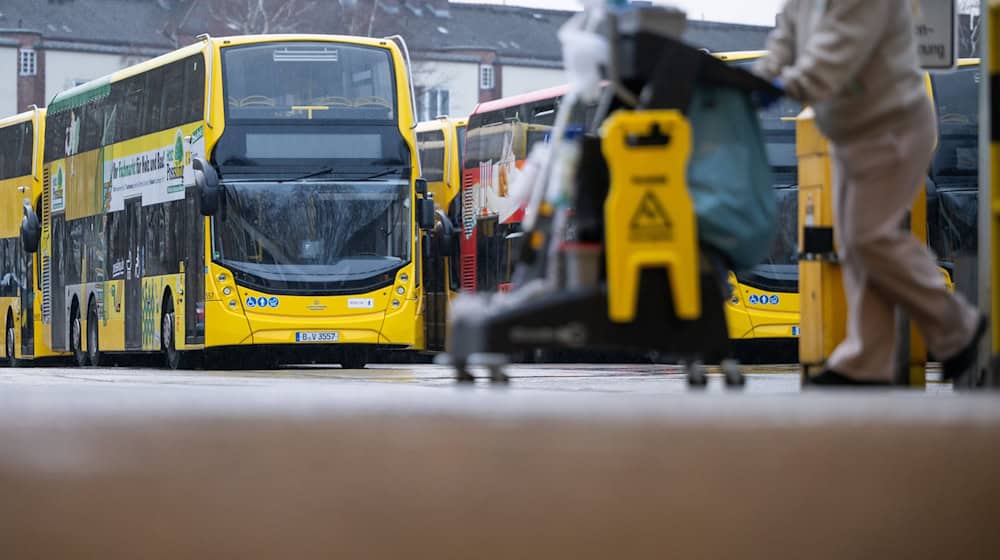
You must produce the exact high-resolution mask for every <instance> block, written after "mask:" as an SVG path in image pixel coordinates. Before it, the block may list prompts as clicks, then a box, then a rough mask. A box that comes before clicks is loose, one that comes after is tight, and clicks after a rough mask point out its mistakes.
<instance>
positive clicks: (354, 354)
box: [340, 348, 368, 369]
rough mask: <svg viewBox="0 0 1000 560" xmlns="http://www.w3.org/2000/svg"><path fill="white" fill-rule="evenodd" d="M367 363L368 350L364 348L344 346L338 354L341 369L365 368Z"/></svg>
mask: <svg viewBox="0 0 1000 560" xmlns="http://www.w3.org/2000/svg"><path fill="white" fill-rule="evenodd" d="M366 365H368V351H367V350H365V349H364V348H345V349H344V350H343V351H342V353H341V355H340V367H341V368H342V369H365V366H366Z"/></svg>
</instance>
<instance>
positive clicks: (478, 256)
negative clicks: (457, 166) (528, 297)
mask: <svg viewBox="0 0 1000 560" xmlns="http://www.w3.org/2000/svg"><path fill="white" fill-rule="evenodd" d="M567 90H568V88H567V87H566V86H559V87H554V88H549V89H543V90H539V91H534V92H531V93H526V94H523V95H517V96H514V97H507V98H504V99H498V100H496V101H489V102H486V103H481V104H479V105H478V106H477V107H476V109H475V110H474V111H473V112H472V114H471V115H470V116H469V124H468V128H467V131H466V137H465V156H464V158H463V161H462V199H461V200H462V224H461V236H460V243H459V246H460V254H461V259H460V261H461V284H462V289H463V290H464V291H472V292H476V291H484V292H491V291H498V290H499V291H504V290H506V289H508V288H509V287H510V278H511V272H512V266H513V261H512V255H511V253H512V250H511V249H512V246H513V245H514V244H515V242H516V239H517V238H518V237H519V236H518V233H519V232H520V231H521V219H522V218H523V217H524V208H523V207H522V206H520V205H519V204H517V203H516V202H515V201H514V198H513V197H511V192H510V187H511V185H512V184H513V183H514V181H515V180H516V179H517V177H518V175H519V173H520V171H521V168H522V167H523V165H524V160H525V159H526V158H527V156H528V154H529V153H530V151H531V147H532V146H534V145H535V143H536V142H543V141H545V140H546V139H547V138H548V135H549V132H550V131H551V130H552V127H553V125H554V123H555V117H556V110H557V109H558V107H559V102H560V100H561V99H562V97H563V95H565V94H566V92H567Z"/></svg>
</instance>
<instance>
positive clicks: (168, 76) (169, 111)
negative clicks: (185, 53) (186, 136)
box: [162, 60, 185, 128]
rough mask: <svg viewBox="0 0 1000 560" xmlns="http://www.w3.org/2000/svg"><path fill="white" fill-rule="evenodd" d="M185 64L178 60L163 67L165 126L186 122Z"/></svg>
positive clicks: (171, 126)
mask: <svg viewBox="0 0 1000 560" xmlns="http://www.w3.org/2000/svg"><path fill="white" fill-rule="evenodd" d="M184 66H185V61H183V60H178V61H177V62H174V63H172V64H170V65H169V66H167V67H166V68H164V69H163V70H164V72H163V101H162V102H163V126H162V127H163V128H175V127H178V126H180V125H182V124H184Z"/></svg>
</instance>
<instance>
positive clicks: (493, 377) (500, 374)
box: [489, 366, 510, 385]
mask: <svg viewBox="0 0 1000 560" xmlns="http://www.w3.org/2000/svg"><path fill="white" fill-rule="evenodd" d="M489 369H490V383H497V384H501V385H506V384H508V383H510V376H509V375H507V373H506V372H504V370H503V366H492V367H490V368H489Z"/></svg>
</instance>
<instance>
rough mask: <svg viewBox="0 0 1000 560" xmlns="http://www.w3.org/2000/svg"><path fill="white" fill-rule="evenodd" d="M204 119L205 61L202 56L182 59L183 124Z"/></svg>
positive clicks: (197, 55)
mask: <svg viewBox="0 0 1000 560" xmlns="http://www.w3.org/2000/svg"><path fill="white" fill-rule="evenodd" d="M203 118H205V59H204V57H203V56H202V55H200V54H196V55H194V56H191V57H188V58H186V59H184V122H186V123H190V122H195V121H200V120H202V119H203Z"/></svg>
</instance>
